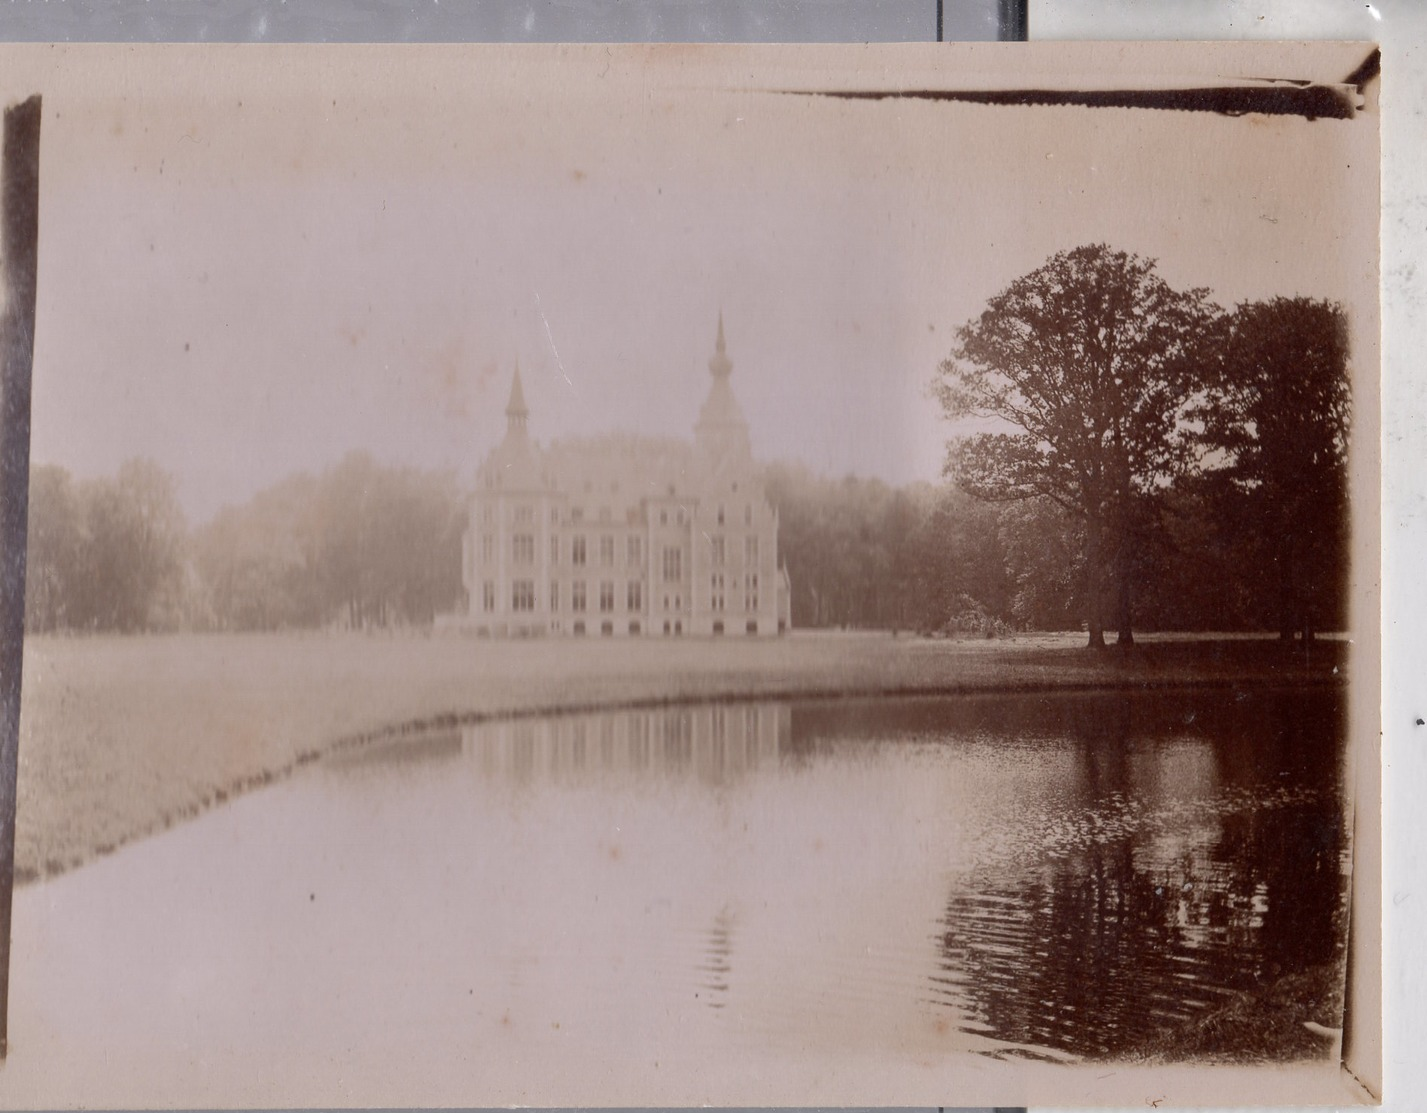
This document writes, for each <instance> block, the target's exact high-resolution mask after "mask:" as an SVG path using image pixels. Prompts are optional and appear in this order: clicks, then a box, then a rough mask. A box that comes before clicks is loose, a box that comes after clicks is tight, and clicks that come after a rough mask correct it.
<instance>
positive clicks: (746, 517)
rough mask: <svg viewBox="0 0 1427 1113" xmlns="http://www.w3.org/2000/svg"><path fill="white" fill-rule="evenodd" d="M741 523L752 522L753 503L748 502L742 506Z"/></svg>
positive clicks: (748, 524) (747, 524)
mask: <svg viewBox="0 0 1427 1113" xmlns="http://www.w3.org/2000/svg"><path fill="white" fill-rule="evenodd" d="M743 524H744V525H746V526H751V525H752V524H753V504H752V503H749V504H748V505H747V506H745V507H744V508H743Z"/></svg>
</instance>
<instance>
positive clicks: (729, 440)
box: [694, 311, 752, 471]
mask: <svg viewBox="0 0 1427 1113" xmlns="http://www.w3.org/2000/svg"><path fill="white" fill-rule="evenodd" d="M732 373H733V363H732V361H730V360H729V358H728V351H727V345H726V344H725V341H724V336H723V313H722V311H720V312H719V315H718V339H717V340H715V342H714V354H713V357H712V358H711V359H710V360H709V374H710V375H712V376H713V382H712V383H710V384H709V393H708V397H707V398H705V399H704V404H703V407H702V408H701V409H700V410H699V420H698V423H697V424H696V425H695V426H694V443H695V444H696V445H697V447H698V449H699V453H700V455H701V456H702V457H703V458H704V462H705V464H706V465H707V466H709V467H710V469H711V470H713V471H725V470H728V469H729V468H731V467H737V466H742V465H746V464H748V463H749V462H750V459H751V456H752V449H751V447H750V444H749V439H748V422H747V421H745V420H744V418H743V411H742V409H740V408H739V405H738V399H736V398H735V397H734V396H733V388H732V387H731V386H730V385H729V381H728V380H729V376H730V375H731V374H732Z"/></svg>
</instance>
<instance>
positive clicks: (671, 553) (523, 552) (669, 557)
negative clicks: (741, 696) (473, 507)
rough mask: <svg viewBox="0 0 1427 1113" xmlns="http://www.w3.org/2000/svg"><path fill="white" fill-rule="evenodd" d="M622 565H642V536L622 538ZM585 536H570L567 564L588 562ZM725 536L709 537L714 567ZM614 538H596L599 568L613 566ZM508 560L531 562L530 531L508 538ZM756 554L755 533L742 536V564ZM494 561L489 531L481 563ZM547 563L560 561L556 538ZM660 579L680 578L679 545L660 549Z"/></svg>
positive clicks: (753, 561) (721, 558)
mask: <svg viewBox="0 0 1427 1113" xmlns="http://www.w3.org/2000/svg"><path fill="white" fill-rule="evenodd" d="M624 540H625V564H626V565H627V566H628V567H630V568H639V567H642V566H643V564H644V538H642V537H638V536H630V537H626V538H625V539H624ZM586 541H587V539H586V538H585V537H583V536H577V537H572V538H570V563H571V564H572V565H573V566H575V567H576V568H583V567H585V566H586V565H587V564H588V563H589V549H588V546H587V543H586ZM726 541H727V539H726V538H724V537H723V536H722V535H720V536H718V537H713V538H710V539H709V558H710V563H711V564H712V565H713V566H714V567H715V568H722V567H723V566H724V565H725V564H726V563H727V562H728V550H727V544H726ZM614 553H615V539H614V537H613V536H611V535H609V534H605V535H603V536H601V537H600V538H599V563H600V567H602V568H613V567H614ZM510 555H511V562H512V563H513V564H515V565H516V567H523V568H529V567H531V566H533V565H534V564H535V535H534V534H533V533H517V534H516V535H515V536H514V537H512V538H511V554H510ZM758 555H759V545H758V536H757V535H756V534H751V535H749V536H747V537H745V538H744V539H743V562H744V564H745V565H757V563H758ZM494 561H495V537H494V536H493V535H492V534H489V533H487V534H483V535H482V536H481V562H482V563H483V564H486V565H490V564H492V563H494ZM550 563H551V564H559V563H560V538H558V537H552V538H550ZM662 568H663V578H664V582H665V583H676V582H677V581H678V580H680V579H682V577H683V571H684V554H683V550H682V548H680V547H678V546H674V545H666V546H665V547H664V551H663V564H662Z"/></svg>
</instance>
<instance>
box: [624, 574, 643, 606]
mask: <svg viewBox="0 0 1427 1113" xmlns="http://www.w3.org/2000/svg"><path fill="white" fill-rule="evenodd" d="M624 602H625V610H629V611H642V610H643V609H644V584H643V582H642V581H640V580H630V581H629V583H628V584H627V585H626V587H625V592H624Z"/></svg>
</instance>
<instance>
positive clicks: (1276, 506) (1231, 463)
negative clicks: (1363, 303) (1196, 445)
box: [1200, 298, 1352, 639]
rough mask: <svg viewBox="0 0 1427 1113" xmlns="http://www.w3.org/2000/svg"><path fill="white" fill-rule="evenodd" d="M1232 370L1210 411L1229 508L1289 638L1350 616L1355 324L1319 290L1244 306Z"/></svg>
mask: <svg viewBox="0 0 1427 1113" xmlns="http://www.w3.org/2000/svg"><path fill="white" fill-rule="evenodd" d="M1219 371H1220V374H1219V375H1218V377H1217V379H1216V380H1215V381H1214V383H1213V384H1212V386H1211V389H1210V391H1209V393H1208V399H1207V402H1206V404H1205V405H1204V406H1203V407H1202V408H1201V410H1200V417H1201V419H1202V421H1203V427H1204V434H1203V437H1204V442H1205V444H1206V446H1208V447H1209V448H1210V449H1211V450H1214V451H1215V452H1216V453H1217V455H1218V459H1219V460H1220V461H1221V463H1220V464H1219V466H1218V468H1217V469H1214V470H1216V471H1217V473H1218V478H1219V479H1220V483H1219V484H1218V487H1217V489H1216V493H1217V499H1216V504H1217V511H1218V514H1219V516H1220V517H1221V519H1222V520H1223V521H1224V522H1225V523H1226V524H1228V525H1230V526H1231V527H1233V528H1234V529H1235V530H1236V531H1237V532H1240V535H1241V536H1243V537H1245V538H1246V539H1247V540H1249V541H1250V542H1251V544H1249V545H1247V546H1246V548H1247V550H1248V551H1247V552H1246V553H1245V556H1246V557H1248V558H1249V568H1251V569H1254V570H1256V571H1257V572H1258V573H1259V574H1258V575H1257V576H1255V577H1254V582H1255V590H1256V591H1257V593H1258V595H1259V597H1260V598H1262V599H1271V600H1273V604H1272V605H1273V621H1274V622H1275V624H1276V625H1277V628H1278V630H1279V634H1280V636H1281V637H1283V638H1284V639H1292V638H1293V636H1294V634H1295V633H1296V632H1297V633H1302V634H1303V636H1304V637H1305V638H1311V637H1312V636H1313V632H1314V631H1315V630H1316V629H1322V628H1324V627H1325V626H1327V625H1340V624H1342V622H1343V620H1344V618H1345V617H1346V615H1345V611H1346V599H1345V595H1346V575H1345V573H1346V569H1347V562H1348V554H1347V549H1348V540H1349V539H1348V435H1349V429H1350V425H1351V420H1352V396H1351V383H1350V377H1349V369H1348V326H1347V319H1346V316H1345V314H1344V313H1343V310H1342V309H1341V307H1339V306H1337V305H1335V304H1332V303H1329V302H1323V301H1315V300H1313V299H1309V298H1275V299H1273V300H1272V301H1268V302H1252V303H1247V304H1244V305H1241V306H1239V308H1238V309H1237V310H1236V311H1235V312H1234V314H1233V317H1232V319H1231V325H1230V329H1229V335H1228V339H1227V342H1226V344H1225V347H1224V354H1223V359H1222V362H1221V363H1220V364H1219Z"/></svg>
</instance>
